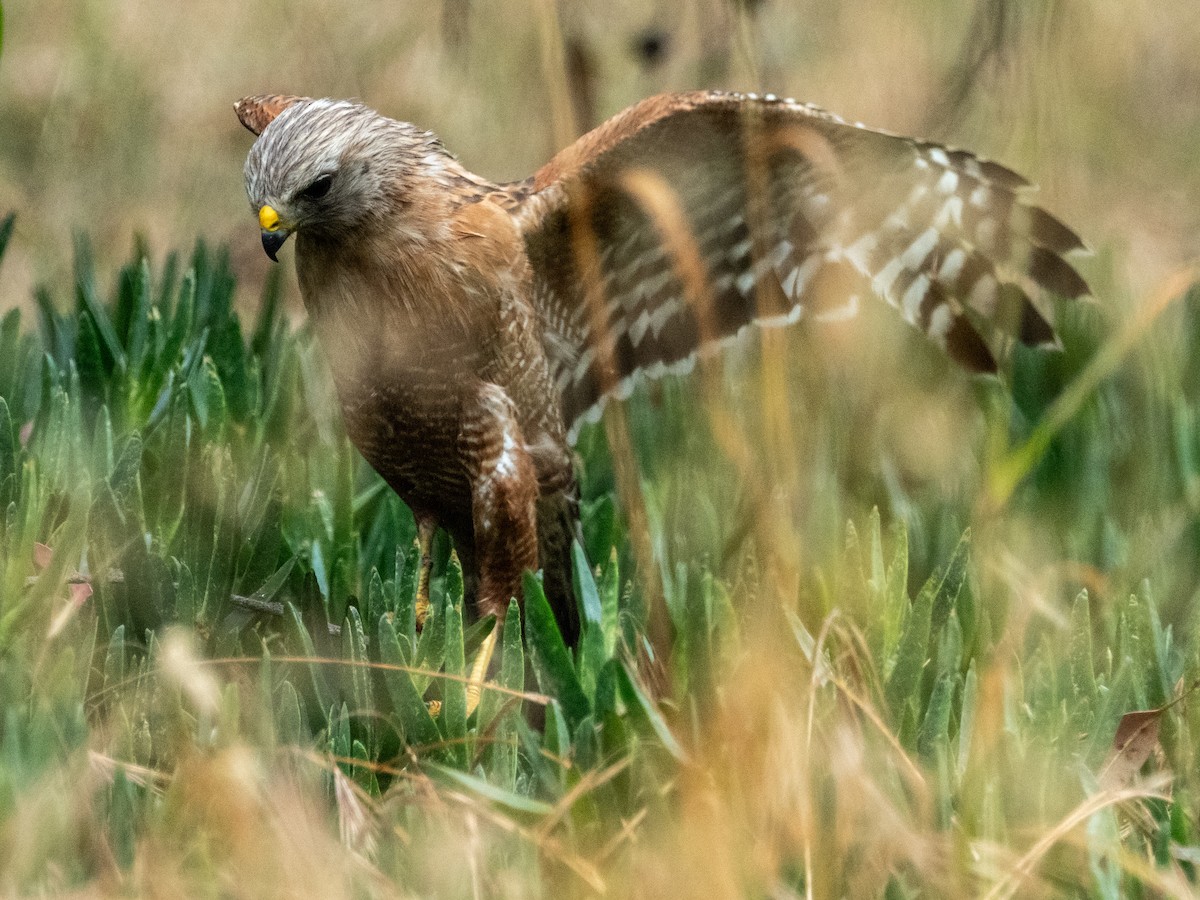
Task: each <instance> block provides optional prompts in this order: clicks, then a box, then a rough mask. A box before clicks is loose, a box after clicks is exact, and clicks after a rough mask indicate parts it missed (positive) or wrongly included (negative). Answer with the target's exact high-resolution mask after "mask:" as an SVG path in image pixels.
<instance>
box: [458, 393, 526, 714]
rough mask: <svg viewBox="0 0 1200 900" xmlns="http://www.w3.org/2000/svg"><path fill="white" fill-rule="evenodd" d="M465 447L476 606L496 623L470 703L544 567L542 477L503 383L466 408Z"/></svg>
mask: <svg viewBox="0 0 1200 900" xmlns="http://www.w3.org/2000/svg"><path fill="white" fill-rule="evenodd" d="M459 448H460V450H461V453H462V459H463V460H464V462H465V463H466V466H467V471H468V474H469V477H470V481H471V507H472V508H471V518H472V525H473V529H474V538H475V540H474V544H475V548H474V549H475V561H476V565H477V567H478V571H479V588H478V592H477V594H476V598H475V608H476V611H477V612H478V613H479V615H480V616H487V615H494V616H495V617H496V626H495V628H493V629H492V632H491V633H490V634H489V635H488V636H487V638H486V639H485V640H484V642H483V644H482V646H481V647H480V648H479V655H478V656H477V657H476V659H475V662H474V664H473V665H472V667H471V677H470V680H469V682H468V684H467V710H468V714H469V713H470V712H473V711H474V709H475V707H476V706H477V705H478V703H479V695H480V691H481V689H482V685H483V680H484V677H485V676H486V675H487V669H488V665H489V664H490V662H491V658H492V653H493V651H494V650H495V648H496V643H497V641H498V640H499V636H500V629H501V625H502V623H503V622H504V615H505V612H506V611H507V609H508V604H509V602H510V601H511V600H512V598H514V597H517V598H520V597H521V575H522V573H523V572H525V571H527V570H528V571H536V570H537V567H538V531H537V499H538V480H537V471H536V469H535V467H534V461H533V458H532V456H531V455H530V452H529V449H528V448H527V447H526V444H525V439H524V435H523V434H522V432H521V427H520V425H519V424H518V422H517V416H516V405H515V404H514V403H513V401H512V399H511V398H510V397H509V396H508V394H506V393H505V392H504V390H503V389H502V388H500V387H499V386H497V385H495V384H491V383H484V384H481V385H480V386H479V388H478V390H477V392H476V396H475V402H474V404H473V405H472V406H470V407H469V408H468V409H467V410H466V415H465V416H464V422H463V426H462V429H461V430H460V432H459Z"/></svg>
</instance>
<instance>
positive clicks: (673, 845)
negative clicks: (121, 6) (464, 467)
mask: <svg viewBox="0 0 1200 900" xmlns="http://www.w3.org/2000/svg"><path fill="white" fill-rule="evenodd" d="M10 233H11V220H9V221H7V222H6V223H5V227H4V228H3V229H0V243H3V242H6V241H7V238H8V235H9V234H10ZM276 271H278V270H276ZM234 296H235V286H234V281H233V278H232V276H231V275H230V273H229V269H228V262H227V260H226V258H225V256H224V254H223V253H214V252H212V251H210V250H208V249H206V248H205V247H204V246H203V245H201V246H198V247H197V248H196V250H195V252H194V253H193V254H192V255H191V257H190V258H187V259H186V260H185V259H183V258H181V257H177V256H172V257H170V258H169V259H168V260H167V261H166V262H165V263H164V264H162V265H161V266H151V264H150V263H149V261H148V260H147V259H146V258H145V256H144V255H142V254H140V253H139V254H138V255H136V256H135V258H134V259H133V260H132V261H131V262H130V263H129V264H128V265H127V266H126V267H125V268H124V269H123V270H122V271H121V273H120V276H119V278H118V280H117V284H116V286H115V288H114V289H113V290H112V292H111V300H108V301H105V300H104V299H103V291H102V288H101V286H100V285H99V284H97V281H96V277H95V275H94V271H93V262H92V260H91V255H90V250H89V248H88V245H87V243H86V242H84V241H79V242H78V243H77V247H76V277H75V286H74V300H75V302H74V307H73V309H71V310H70V311H69V312H60V311H59V309H60V306H61V304H60V303H58V302H56V298H55V297H54V296H52V295H51V294H50V293H49V292H47V291H43V292H41V293H40V294H39V302H38V321H37V331H36V333H28V332H27V330H26V329H25V328H23V327H22V322H21V320H20V318H19V315H18V313H17V312H16V311H13V312H10V313H9V314H8V315H7V316H5V317H4V319H3V321H2V322H0V509H2V510H3V511H4V516H3V524H2V526H0V527H2V530H0V758H2V759H3V765H2V766H0V859H3V860H4V866H3V872H2V873H0V885H2V888H3V890H4V891H5V892H6V893H12V894H17V893H38V892H41V893H65V892H68V891H78V890H81V889H85V890H88V891H90V892H94V893H101V894H108V893H124V892H131V891H132V892H134V893H144V894H151V893H162V894H170V895H188V896H195V895H218V894H219V895H235V896H247V897H249V896H254V897H260V896H322V897H337V896H361V895H363V894H370V895H379V896H409V895H437V896H482V895H488V896H511V897H529V896H562V895H587V894H592V893H601V892H603V893H607V894H609V895H612V896H626V895H631V896H655V895H657V896H706V897H711V896H730V897H733V896H747V895H764V894H765V895H771V896H815V897H822V896H853V897H869V896H885V897H909V896H917V895H918V894H921V895H928V894H935V895H944V896H967V895H983V896H989V897H1009V896H1018V895H1019V896H1023V897H1024V896H1052V895H1059V894H1062V893H1072V894H1073V893H1079V892H1082V893H1085V894H1087V895H1089V896H1100V897H1119V896H1131V895H1134V896H1137V895H1160V894H1170V895H1180V896H1183V895H1191V894H1194V893H1195V890H1196V887H1195V885H1196V866H1197V864H1200V840H1198V838H1197V825H1198V817H1200V781H1198V779H1200V760H1198V759H1197V752H1196V743H1197V739H1198V738H1200V713H1198V712H1197V703H1196V702H1195V695H1194V694H1193V693H1192V686H1193V685H1194V683H1195V682H1196V680H1197V679H1198V678H1200V642H1198V641H1197V635H1198V634H1200V627H1198V626H1200V604H1198V602H1197V596H1198V594H1197V587H1198V585H1200V571H1198V568H1197V558H1198V552H1197V551H1198V549H1200V430H1198V424H1200V422H1198V418H1197V417H1198V415H1200V353H1197V351H1196V350H1195V348H1194V347H1193V345H1192V342H1191V341H1189V340H1188V337H1189V336H1190V335H1192V334H1195V333H1196V325H1197V321H1196V320H1197V317H1200V291H1197V290H1194V289H1193V290H1192V291H1191V292H1190V293H1189V294H1188V295H1187V296H1186V297H1183V298H1181V299H1180V301H1179V302H1177V303H1174V304H1172V305H1170V306H1168V307H1166V308H1165V310H1164V312H1163V313H1162V314H1161V315H1160V316H1159V318H1158V319H1156V320H1154V321H1152V322H1148V323H1147V324H1146V326H1145V329H1144V330H1143V331H1142V333H1141V334H1140V335H1139V338H1140V339H1139V340H1138V341H1137V342H1136V343H1135V344H1134V345H1133V346H1132V350H1131V352H1130V353H1129V355H1128V356H1126V357H1124V358H1121V359H1116V360H1114V367H1113V368H1112V369H1111V370H1110V371H1102V372H1101V373H1100V375H1101V376H1102V377H1100V378H1098V383H1097V386H1096V390H1095V392H1094V393H1092V394H1090V395H1089V396H1087V397H1086V398H1084V399H1083V402H1082V404H1081V405H1080V406H1079V407H1078V408H1077V410H1076V411H1075V412H1074V414H1073V415H1072V416H1070V417H1069V418H1068V419H1067V420H1066V421H1065V423H1064V424H1063V425H1062V427H1061V429H1060V430H1059V431H1057V432H1056V433H1055V434H1053V435H1052V436H1051V437H1050V440H1049V442H1048V444H1047V445H1046V446H1045V448H1044V452H1041V453H1040V454H1038V455H1037V456H1036V458H1035V459H1033V460H1032V462H1033V468H1032V471H1030V472H1028V474H1027V475H1026V477H1025V478H1024V479H1023V480H1021V481H1020V482H1019V484H1018V485H1017V488H1016V490H1015V491H1014V492H1012V493H1011V495H1009V496H1006V497H1003V498H1001V499H1003V500H1004V501H1005V502H1003V503H999V502H995V500H993V501H991V502H984V501H981V500H980V499H979V498H981V497H987V496H989V494H988V491H987V487H988V485H989V484H991V483H992V481H991V479H992V478H993V477H994V473H995V472H996V471H997V467H998V466H1000V465H1002V464H1003V463H1004V461H1005V460H1009V459H1011V458H1012V457H1011V456H1010V455H1009V451H1010V448H1014V447H1020V446H1022V445H1023V444H1024V442H1025V441H1026V440H1027V439H1028V437H1029V436H1030V434H1032V433H1033V432H1034V429H1035V427H1036V425H1037V423H1038V422H1040V421H1042V419H1043V417H1044V415H1045V412H1046V409H1047V407H1048V405H1049V404H1050V403H1051V402H1052V401H1053V400H1054V398H1055V397H1056V396H1058V395H1059V394H1060V393H1061V392H1062V391H1063V389H1064V388H1065V387H1067V386H1069V385H1070V384H1072V383H1073V382H1074V381H1075V380H1076V379H1077V378H1078V377H1079V374H1080V372H1081V371H1083V370H1084V368H1085V367H1086V366H1087V365H1088V364H1089V362H1090V361H1092V360H1093V359H1095V358H1096V357H1097V354H1098V353H1102V349H1103V348H1104V347H1106V346H1108V345H1109V342H1110V341H1111V340H1112V338H1110V337H1109V335H1108V333H1109V331H1110V330H1111V329H1109V328H1106V327H1105V326H1104V325H1103V323H1102V318H1101V316H1100V315H1099V313H1098V311H1097V309H1096V308H1095V307H1092V306H1087V305H1082V306H1075V307H1062V308H1061V309H1060V310H1059V325H1060V330H1061V333H1062V337H1063V344H1064V351H1063V352H1062V353H1061V354H1047V353H1034V352H1027V351H1023V350H1019V349H1018V350H1017V351H1016V354H1015V357H1014V359H1013V362H1012V367H1011V370H1010V371H1009V372H1008V373H1007V374H1006V375H1005V377H1004V378H1003V379H1000V380H989V381H972V380H970V379H968V378H967V377H965V376H963V375H962V374H961V373H958V372H956V371H955V370H953V369H952V368H951V367H950V366H949V365H948V364H946V363H944V362H943V361H941V360H940V359H939V357H938V354H937V353H936V352H935V351H933V350H931V349H930V348H927V347H926V346H925V345H924V344H923V343H922V342H921V341H920V340H919V339H918V338H917V337H916V336H913V335H909V334H908V333H907V331H906V330H904V329H903V327H902V326H901V325H900V324H899V323H897V322H896V321H894V319H893V318H892V317H890V316H889V315H887V313H888V312H889V311H887V310H883V307H882V304H878V306H879V307H880V309H881V310H883V315H881V316H880V317H879V320H878V321H876V319H875V317H874V316H873V315H872V314H871V313H870V311H868V312H867V313H866V314H865V315H864V317H863V319H862V320H861V321H859V322H857V323H855V325H854V327H853V328H845V327H844V328H832V327H831V328H813V329H812V330H809V329H808V328H806V327H804V326H803V324H802V325H801V326H800V327H798V328H796V329H794V330H792V331H791V332H789V333H783V332H773V333H766V334H764V335H763V336H762V337H761V338H757V337H756V338H753V339H752V340H749V341H747V342H745V344H744V345H743V346H741V347H740V348H739V349H737V350H735V351H734V352H732V353H730V354H728V359H727V364H726V366H725V367H724V368H713V367H705V368H704V370H703V371H702V372H700V373H698V374H697V376H696V378H694V379H692V380H691V381H690V382H689V381H668V382H665V383H662V384H660V385H657V386H655V387H653V388H652V389H651V390H647V391H642V392H640V393H638V394H637V395H635V397H634V398H633V399H632V400H631V401H630V402H629V403H628V404H625V405H622V406H618V407H616V408H615V410H610V412H609V413H608V414H607V415H608V417H609V419H610V421H611V420H612V419H613V418H614V417H616V418H618V420H619V421H622V422H625V423H626V425H627V433H628V435H629V441H630V443H631V445H632V450H633V459H635V460H636V464H637V468H636V470H635V471H634V472H633V474H632V477H634V478H636V479H637V481H638V484H637V485H636V487H637V488H638V495H639V496H641V497H642V498H643V501H642V502H644V509H645V515H644V520H645V522H646V532H645V533H644V534H638V533H633V532H631V531H629V530H628V529H627V528H626V526H625V525H624V524H623V521H622V518H621V517H620V516H618V515H617V514H616V510H615V506H614V493H613V492H614V489H615V487H616V484H617V476H616V474H615V473H614V467H613V464H612V454H611V453H610V452H609V450H608V449H607V445H606V442H605V440H604V435H603V433H602V431H601V430H600V429H598V428H597V429H592V430H591V431H589V432H588V433H586V434H585V436H584V438H583V439H582V440H581V443H580V453H581V459H580V464H581V471H582V483H583V488H584V493H585V503H584V526H585V535H586V539H587V540H586V543H587V547H586V556H587V559H589V560H591V562H592V563H594V564H596V568H595V569H594V570H590V569H589V568H588V567H587V565H586V564H580V565H578V566H577V573H576V574H577V578H578V583H579V588H580V590H579V593H580V597H581V601H582V604H583V612H584V615H583V619H584V621H585V623H586V627H585V631H584V636H583V639H582V641H581V643H580V646H579V647H578V648H577V649H576V650H575V651H574V652H570V651H567V650H566V649H565V648H564V647H563V645H562V642H561V639H560V638H559V637H558V634H557V632H556V630H555V628H554V626H553V619H552V617H551V616H550V614H549V611H548V608H547V607H546V604H545V601H544V599H543V598H542V596H541V592H540V588H539V586H538V584H537V582H536V581H535V580H532V579H531V580H530V581H529V583H528V584H527V589H526V597H525V600H526V607H525V616H524V621H523V622H520V625H521V626H523V628H522V627H519V625H518V622H519V613H518V610H517V608H516V607H515V606H514V607H513V608H512V609H511V610H510V612H509V617H510V622H509V626H508V627H507V628H506V631H505V642H504V647H503V648H502V650H503V652H502V658H501V661H500V664H499V668H498V669H497V671H496V672H495V674H494V684H493V687H491V688H490V689H489V690H488V691H487V692H486V693H485V696H484V702H483V703H482V705H481V706H480V709H479V710H478V712H477V713H475V714H473V715H472V716H470V717H468V716H467V715H466V702H465V687H464V682H463V679H464V676H465V674H466V672H467V671H468V668H469V663H470V660H471V659H472V657H473V655H474V650H475V647H476V646H478V644H479V642H480V641H481V640H482V638H483V636H484V629H486V628H487V627H488V625H487V624H486V623H484V624H480V623H473V622H472V621H471V620H472V617H471V616H470V615H469V614H467V615H465V616H464V610H463V603H462V581H461V573H460V572H459V570H458V568H457V564H456V562H455V560H454V558H453V556H452V555H451V553H450V551H449V547H448V546H447V544H446V542H445V541H444V539H439V543H438V545H437V554H436V555H437V561H436V566H435V581H434V592H433V599H434V612H433V617H432V618H431V620H430V623H429V624H428V625H427V627H426V628H425V630H424V631H423V632H421V633H420V634H418V633H416V631H415V628H414V619H413V595H414V574H415V568H416V560H415V556H414V549H413V535H414V528H413V524H412V519H411V516H410V515H409V513H408V511H407V510H406V509H405V508H404V507H403V505H402V504H401V503H400V502H399V500H398V499H397V498H396V497H395V496H394V495H392V494H391V492H390V491H388V490H387V489H386V488H385V487H384V486H383V485H382V483H381V482H380V481H379V479H378V478H377V477H376V476H375V475H374V474H373V473H372V472H371V471H370V470H369V469H368V468H367V467H366V466H365V465H364V464H363V463H362V462H361V460H360V459H359V458H358V456H357V454H356V453H354V452H353V451H352V450H351V448H350V446H349V444H348V442H347V440H346V438H345V436H344V434H343V433H342V431H341V426H340V423H339V421H338V419H337V417H336V414H335V403H334V400H333V397H332V394H331V386H330V384H329V380H328V377H327V374H326V372H325V369H324V366H323V363H322V361H321V359H320V357H319V354H318V353H317V352H316V348H315V347H314V344H313V341H312V340H311V337H310V335H309V334H308V332H307V331H306V330H304V329H301V330H300V331H298V332H295V331H292V330H291V329H290V328H289V327H288V325H287V322H286V321H285V319H284V318H283V316H282V315H281V313H280V311H279V280H278V278H275V279H272V280H271V281H269V282H268V284H267V288H266V293H265V295H264V297H263V299H262V301H261V306H260V308H261V313H260V315H259V317H258V319H257V320H256V321H255V322H253V324H249V323H247V324H246V325H243V323H242V321H241V320H240V319H239V317H238V316H237V315H236V313H235V312H234V309H235V301H234ZM1116 315H1117V316H1118V317H1119V316H1120V312H1119V310H1118V311H1117V312H1116ZM772 366H782V367H783V368H782V370H781V371H776V372H774V374H772V372H771V371H766V375H765V376H764V375H763V374H762V373H763V372H764V370H769V369H770V367H772ZM780 376H782V377H780ZM780 385H782V390H783V391H784V392H785V395H786V396H784V397H782V398H780V397H772V396H771V395H770V393H769V392H770V391H772V390H779V389H780ZM701 387H703V391H701V390H700V388H701ZM764 392H766V393H765V394H764ZM701 394H702V395H703V402H700V400H699V396H700V395H701ZM778 415H783V416H785V417H786V418H785V420H783V421H778V420H775V419H773V418H772V416H778ZM764 436H765V437H764ZM626 474H627V475H628V468H627V469H626ZM884 522H887V523H890V524H888V525H886V526H885V525H884V524H883V523H884ZM638 541H645V542H647V543H648V545H649V546H650V548H651V549H652V551H653V552H652V556H651V558H652V559H653V561H654V562H653V566H654V567H655V569H656V570H655V571H651V572H648V571H644V570H642V571H636V570H635V565H634V560H635V559H636V558H637V557H638V554H637V553H635V552H634V551H635V548H636V544H637V542H638ZM580 562H581V563H582V557H581V560H580ZM652 586H653V587H652ZM656 593H661V595H662V597H663V599H664V600H665V603H666V608H667V611H668V616H669V619H670V625H671V630H672V634H673V639H672V645H671V656H670V663H669V665H670V671H671V676H672V678H671V687H670V688H669V690H668V692H667V694H666V695H665V696H663V697H661V698H658V699H654V697H653V693H652V691H651V690H649V688H648V687H647V686H646V685H645V684H644V683H643V682H642V680H641V676H640V675H639V671H638V667H637V660H638V659H639V657H640V656H641V655H642V653H643V651H644V641H645V639H646V638H645V633H644V630H643V629H644V623H645V611H646V605H647V603H649V602H651V601H650V599H649V598H651V597H652V596H653V595H654V594H656ZM429 701H438V703H437V705H436V706H435V707H433V708H432V710H433V711H435V712H436V715H435V714H431V707H430V706H429V705H428V703H429ZM531 710H536V711H538V712H537V714H533V715H531ZM1135 710H1148V711H1151V712H1147V713H1146V714H1145V715H1144V716H1142V718H1141V719H1133V720H1130V719H1126V720H1125V725H1124V726H1123V730H1122V732H1121V737H1120V740H1115V738H1116V737H1117V735H1118V726H1119V724H1120V723H1121V722H1122V716H1123V715H1124V714H1126V713H1128V712H1131V711H1135ZM543 720H544V721H543ZM531 721H543V725H541V726H540V727H534V726H532V725H531V724H530V722H531ZM1118 746H1119V748H1120V749H1114V748H1116V747H1118Z"/></svg>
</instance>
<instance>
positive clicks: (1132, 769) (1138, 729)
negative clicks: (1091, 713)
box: [1100, 706, 1167, 790]
mask: <svg viewBox="0 0 1200 900" xmlns="http://www.w3.org/2000/svg"><path fill="white" fill-rule="evenodd" d="M1166 709H1167V707H1165V706H1160V707H1159V708H1158V709H1142V710H1136V711H1134V712H1128V713H1125V715H1123V716H1121V722H1120V724H1119V725H1117V733H1116V734H1115V735H1114V736H1113V745H1112V750H1111V751H1109V754H1108V759H1107V760H1106V761H1105V763H1104V767H1103V768H1101V770H1100V786H1101V787H1103V788H1106V789H1109V790H1113V789H1116V788H1123V787H1126V786H1128V785H1129V784H1130V782H1132V781H1133V777H1134V776H1135V775H1136V774H1137V773H1138V770H1139V769H1141V767H1142V766H1143V765H1144V764H1145V762H1146V760H1147V759H1149V758H1150V754H1151V753H1153V752H1154V748H1155V747H1157V746H1158V726H1159V723H1160V722H1161V721H1162V714H1163V713H1164V712H1165V711H1166Z"/></svg>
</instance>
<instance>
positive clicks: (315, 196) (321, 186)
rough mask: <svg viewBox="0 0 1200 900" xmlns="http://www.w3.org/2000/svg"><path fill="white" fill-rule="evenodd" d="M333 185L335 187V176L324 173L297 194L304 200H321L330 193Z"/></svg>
mask: <svg viewBox="0 0 1200 900" xmlns="http://www.w3.org/2000/svg"><path fill="white" fill-rule="evenodd" d="M331 187H333V176H332V175H322V176H321V177H320V178H318V179H317V180H316V181H314V182H313V183H312V184H310V185H309V186H308V187H306V188H305V189H304V190H302V191H301V192H300V193H299V194H297V196H298V197H300V198H301V199H303V200H320V199H321V198H322V197H324V196H325V195H326V194H328V193H329V189H330V188H331Z"/></svg>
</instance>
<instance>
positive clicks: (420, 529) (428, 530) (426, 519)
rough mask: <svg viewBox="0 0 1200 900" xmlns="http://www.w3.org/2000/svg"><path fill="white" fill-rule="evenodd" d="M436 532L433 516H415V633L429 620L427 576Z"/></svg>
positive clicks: (430, 565)
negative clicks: (417, 560)
mask: <svg viewBox="0 0 1200 900" xmlns="http://www.w3.org/2000/svg"><path fill="white" fill-rule="evenodd" d="M436 530H437V520H436V519H434V518H433V516H427V515H418V516H417V551H418V552H419V553H420V555H421V561H420V566H421V568H420V569H418V570H417V599H416V615H417V631H421V630H422V629H423V628H424V627H425V620H426V619H428V618H429V576H430V574H431V573H432V572H433V533H434V531H436Z"/></svg>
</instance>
